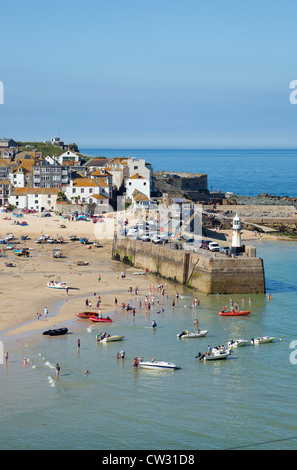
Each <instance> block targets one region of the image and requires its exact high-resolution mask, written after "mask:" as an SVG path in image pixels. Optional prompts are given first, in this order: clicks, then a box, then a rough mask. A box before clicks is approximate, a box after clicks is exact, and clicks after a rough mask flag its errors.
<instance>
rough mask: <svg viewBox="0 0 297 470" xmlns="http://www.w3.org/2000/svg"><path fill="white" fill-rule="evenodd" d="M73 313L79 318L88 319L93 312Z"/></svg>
mask: <svg viewBox="0 0 297 470" xmlns="http://www.w3.org/2000/svg"><path fill="white" fill-rule="evenodd" d="M75 315H76V316H77V317H79V318H87V319H88V320H89V319H90V318H91V317H93V316H94V315H95V314H94V312H80V313H76V314H75Z"/></svg>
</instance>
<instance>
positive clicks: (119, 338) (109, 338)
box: [100, 336, 125, 343]
mask: <svg viewBox="0 0 297 470" xmlns="http://www.w3.org/2000/svg"><path fill="white" fill-rule="evenodd" d="M124 338H125V336H107V338H103V339H101V340H100V342H101V343H111V342H113V341H122V340H123V339H124Z"/></svg>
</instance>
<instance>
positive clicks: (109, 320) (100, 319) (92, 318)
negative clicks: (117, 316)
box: [89, 317, 112, 323]
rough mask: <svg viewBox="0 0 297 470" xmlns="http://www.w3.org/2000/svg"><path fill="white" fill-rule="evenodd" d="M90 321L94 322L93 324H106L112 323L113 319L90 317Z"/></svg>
mask: <svg viewBox="0 0 297 470" xmlns="http://www.w3.org/2000/svg"><path fill="white" fill-rule="evenodd" d="M89 320H91V321H93V322H99V323H104V322H105V323H106V322H112V320H111V318H109V317H106V318H103V317H101V318H100V317H90V318H89Z"/></svg>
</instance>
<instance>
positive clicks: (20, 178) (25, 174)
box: [9, 165, 32, 188]
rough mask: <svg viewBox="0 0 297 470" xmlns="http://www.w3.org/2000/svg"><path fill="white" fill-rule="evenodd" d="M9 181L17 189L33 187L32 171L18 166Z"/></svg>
mask: <svg viewBox="0 0 297 470" xmlns="http://www.w3.org/2000/svg"><path fill="white" fill-rule="evenodd" d="M9 179H10V182H11V184H12V185H13V186H15V187H17V188H24V187H25V186H31V182H32V171H30V170H28V169H27V168H25V167H24V166H22V165H18V166H17V167H16V168H15V169H14V170H12V171H11V173H9Z"/></svg>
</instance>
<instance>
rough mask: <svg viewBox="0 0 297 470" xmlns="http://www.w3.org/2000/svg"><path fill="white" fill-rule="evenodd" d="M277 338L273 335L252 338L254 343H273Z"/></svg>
mask: <svg viewBox="0 0 297 470" xmlns="http://www.w3.org/2000/svg"><path fill="white" fill-rule="evenodd" d="M274 339H275V338H274V337H272V336H259V337H258V338H252V339H251V343H252V344H262V343H272V341H273V340H274Z"/></svg>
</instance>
